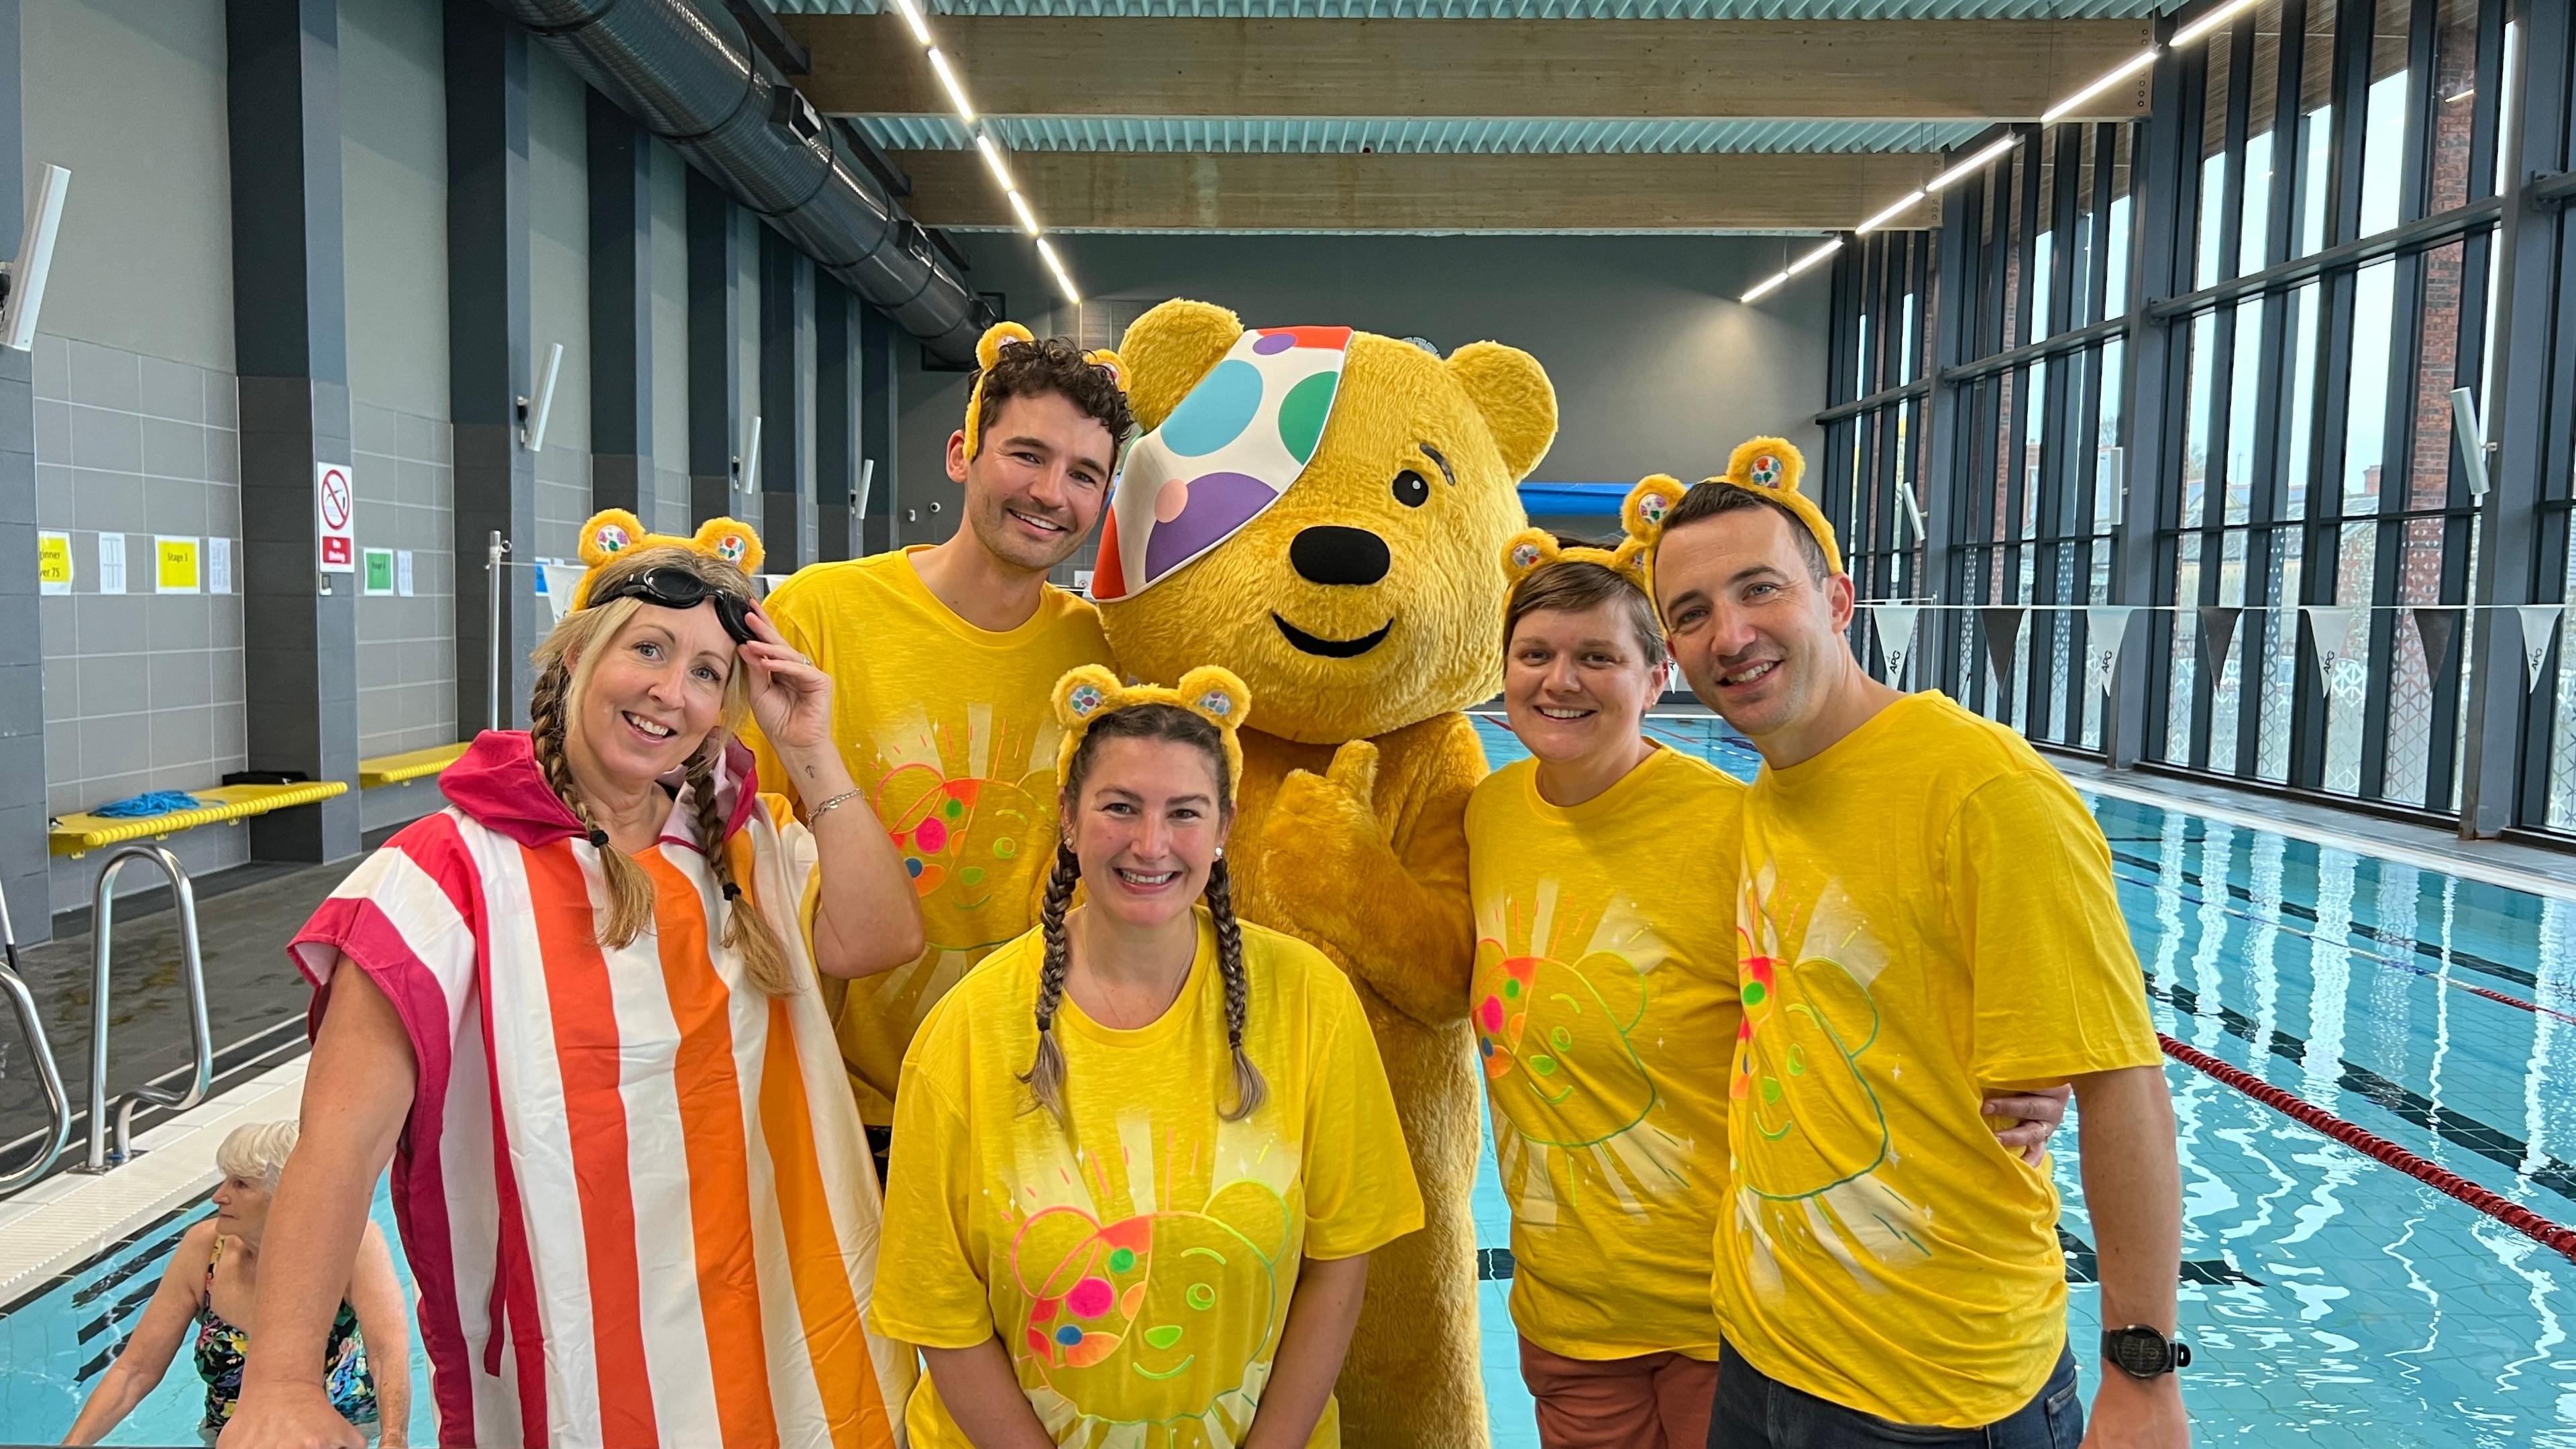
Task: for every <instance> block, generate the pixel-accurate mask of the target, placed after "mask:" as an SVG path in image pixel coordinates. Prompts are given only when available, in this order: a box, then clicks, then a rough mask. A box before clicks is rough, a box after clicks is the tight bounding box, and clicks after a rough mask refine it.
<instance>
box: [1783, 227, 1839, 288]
mask: <svg viewBox="0 0 2576 1449" xmlns="http://www.w3.org/2000/svg"><path fill="white" fill-rule="evenodd" d="M1842 249H1843V239H1842V238H1841V237H1835V238H1834V239H1833V240H1831V241H1829V242H1826V243H1825V244H1824V245H1823V246H1820V247H1818V248H1816V249H1815V250H1814V251H1811V252H1809V253H1807V254H1806V255H1805V256H1803V257H1800V258H1798V259H1797V260H1796V261H1794V262H1791V263H1790V264H1789V270H1787V271H1786V272H1783V273H1781V276H1782V277H1784V278H1786V277H1794V276H1796V275H1798V274H1799V273H1800V272H1803V271H1805V270H1806V269H1807V268H1809V267H1812V266H1814V265H1815V264H1816V263H1818V262H1821V261H1823V260H1824V259H1825V258H1827V257H1829V256H1832V255H1833V254H1834V253H1836V252H1838V251H1841V250H1842Z"/></svg>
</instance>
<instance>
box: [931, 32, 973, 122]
mask: <svg viewBox="0 0 2576 1449" xmlns="http://www.w3.org/2000/svg"><path fill="white" fill-rule="evenodd" d="M930 68H931V69H932V70H934V71H937V72H938V73H939V83H940V84H941V85H943V86H946V87H947V88H948V102H949V104H950V105H953V106H955V107H956V108H957V119H959V120H961V121H963V122H965V123H966V124H967V125H970V126H971V125H973V124H975V107H974V104H973V103H972V102H970V101H968V100H967V99H966V87H965V86H963V85H961V84H959V83H958V80H957V72H955V71H953V70H951V69H949V68H948V57H946V56H944V55H941V54H940V53H939V47H938V46H935V45H934V46H932V47H931V48H930Z"/></svg>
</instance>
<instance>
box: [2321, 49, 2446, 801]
mask: <svg viewBox="0 0 2576 1449" xmlns="http://www.w3.org/2000/svg"><path fill="white" fill-rule="evenodd" d="M2407 26H2408V29H2407V37H2406V38H2407V45H2406V127H2405V139H2404V141H2403V142H2402V144H2403V145H2404V147H2405V151H2404V153H2403V154H2402V155H2401V156H2400V157H2399V158H2398V166H2399V173H2400V177H2401V180H2400V183H2399V188H2398V203H2397V204H2398V221H2399V222H2400V223H2401V224H2402V223H2405V222H2409V221H2414V220H2416V219H2417V218H2419V217H2421V216H2423V215H2424V213H2425V209H2426V208H2427V207H2428V206H2429V205H2430V198H2431V193H2432V166H2431V161H2432V138H2433V110H2434V107H2436V106H2438V105H2440V104H2441V99H2440V97H2438V96H2437V95H2435V94H2434V92H2435V91H2436V90H2437V89H2438V87H2437V86H2436V85H2435V84H2434V80H2435V77H2434V74H2433V58H2434V55H2435V53H2436V50H2437V42H2438V41H2439V40H2440V37H2441V12H2440V6H2439V3H2438V0H2412V4H2411V5H2410V6H2409V14H2408V16H2407ZM2432 258H2433V254H2432V253H2428V252H2408V253H2406V254H2405V255H2403V256H2401V257H2399V258H2397V259H2396V260H2395V261H2394V262H2392V263H2391V264H2390V265H2391V266H2393V267H2394V268H2395V269H2396V276H2395V279H2394V286H2393V288H2392V290H2391V292H2390V302H2391V309H2390V316H2389V344H2390V345H2389V364H2390V365H2389V386H2388V396H2387V398H2386V399H2385V400H2384V402H2383V406H2384V407H2385V408H2386V410H2387V412H2386V420H2385V422H2384V423H2383V424H2382V426H2381V430H2380V438H2381V443H2380V453H2379V513H2380V518H2381V521H2380V523H2379V524H2378V525H2377V527H2376V528H2375V529H2374V530H2373V531H2374V534H2375V537H2373V538H2372V540H2371V551H2372V564H2371V578H2370V595H2371V598H2370V601H2371V605H2372V608H2371V614H2370V643H2369V654H2368V674H2367V676H2366V679H2367V685H2366V691H2365V693H2364V695H2363V698H2362V712H2361V779H2360V794H2361V797H2362V798H2363V799H2365V800H2377V799H2381V798H2384V797H2385V796H2386V795H2387V793H2388V726H2389V721H2390V718H2391V716H2392V714H2393V713H2394V710H2395V705H2396V700H2397V653H2398V651H2397V640H2398V638H2399V633H2400V631H2399V628H2398V625H2399V616H2398V614H2397V611H2396V609H2395V608H2394V607H2393V606H2394V605H2395V604H2396V603H2397V601H2398V595H2399V593H2400V592H2401V586H2402V585H2403V584H2404V582H2405V579H2404V573H2405V565H2406V556H2407V549H2406V527H2405V525H2403V524H2397V523H2390V522H2388V521H2387V519H2388V517H2389V515H2391V514H2395V513H2400V512H2403V511H2405V510H2406V509H2407V508H2408V507H2410V506H2411V505H2412V504H2413V502H2414V496H2415V436H2416V416H2415V414H2416V404H2417V400H2418V399H2417V392H2418V389H2419V388H2420V387H2421V386H2422V379H2423V368H2424V284H2425V279H2426V277H2427V275H2428V274H2429V272H2430V270H2431V262H2432ZM2356 341H2357V342H2358V339H2356ZM2361 345H2369V346H2376V345H2378V344H2377V341H2376V340H2375V339H2373V340H2372V341H2370V342H2369V343H2367V344H2361ZM2362 403H2363V405H2364V406H2368V404H2369V400H2368V399H2367V398H2365V399H2362ZM2339 553H2340V549H2338V554H2339Z"/></svg>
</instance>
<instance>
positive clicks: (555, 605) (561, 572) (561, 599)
mask: <svg viewBox="0 0 2576 1449" xmlns="http://www.w3.org/2000/svg"><path fill="white" fill-rule="evenodd" d="M588 572H590V570H589V569H587V568H585V567H583V566H582V565H580V564H577V563H569V564H544V565H541V566H540V567H539V568H538V569H537V578H538V586H539V587H540V588H542V589H543V590H544V591H545V596H546V607H547V608H549V609H552V610H554V622H556V623H558V624H560V623H562V622H563V616H564V610H566V609H568V608H570V607H571V606H572V596H573V592H574V591H575V590H577V589H579V588H580V587H581V576H582V575H583V574H586V573H588Z"/></svg>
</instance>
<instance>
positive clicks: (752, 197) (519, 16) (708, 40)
mask: <svg viewBox="0 0 2576 1449" xmlns="http://www.w3.org/2000/svg"><path fill="white" fill-rule="evenodd" d="M492 3H493V5H494V6H495V7H496V8H498V9H499V10H500V11H501V12H502V13H503V14H505V15H507V16H509V17H510V18H511V19H513V20H515V21H517V22H518V23H519V24H521V25H523V26H526V27H527V29H528V30H529V31H530V32H531V33H532V34H534V35H535V36H536V37H537V38H538V39H539V40H540V41H542V42H544V43H545V45H546V46H547V48H549V49H551V50H553V51H554V52H555V53H556V54H557V55H560V56H562V57H563V60H564V63H565V64H566V65H568V66H570V67H572V69H573V72H574V73H575V74H576V75H579V76H580V77H581V78H582V79H583V80H585V81H587V82H589V83H590V85H591V87H592V88H593V89H594V90H597V91H598V92H599V93H600V94H601V95H604V96H606V97H608V98H609V99H610V100H612V101H614V102H616V103H617V105H618V106H619V107H620V108H621V109H623V110H624V111H625V112H626V113H627V114H628V115H631V116H633V117H634V118H635V119H636V121H637V122H638V123H639V124H641V125H642V126H643V127H644V128H645V129H646V130H648V131H651V132H652V133H653V134H654V135H656V136H659V137H661V138H662V139H663V140H665V141H668V142H670V143H671V144H672V145H674V146H677V147H679V148H680V149H681V150H683V151H685V152H688V153H690V154H692V155H694V156H695V157H696V158H697V160H698V162H699V163H700V164H701V165H702V166H703V167H704V168H705V170H706V171H707V173H708V174H709V175H711V176H713V177H714V178H715V179H716V180H717V181H719V182H721V183H722V184H723V185H724V187H725V189H726V190H728V191H730V192H732V193H733V196H734V199H735V200H737V201H739V202H741V203H742V204H743V205H744V206H747V207H749V208H751V209H752V210H753V211H755V212H758V213H759V214H760V215H761V216H763V217H765V218H767V219H768V221H769V223H770V225H772V226H775V227H776V228H778V230H779V231H780V232H781V233H783V234H784V235H785V236H786V237H787V238H788V239H789V240H791V241H793V242H795V243H796V245H797V246H798V247H800V248H802V249H803V250H804V251H805V253H806V254H807V255H808V256H811V257H812V258H814V261H815V263H816V264H817V265H818V266H820V267H822V269H823V270H824V271H826V272H828V273H830V274H831V275H832V276H833V277H835V278H837V279H839V280H840V282H841V283H842V284H843V285H844V286H847V287H848V288H850V290H852V291H854V292H856V293H858V294H859V295H860V296H861V297H864V298H866V299H867V300H868V301H870V302H873V303H875V304H876V305H877V306H878V307H881V308H883V309H884V310H885V312H886V313H887V315H889V316H891V317H893V318H894V320H895V322H896V323H897V324H899V325H900V326H901V327H902V328H903V329H904V330H905V331H907V332H910V333H911V334H912V335H913V336H915V337H918V338H920V339H921V341H922V343H923V345H924V346H926V347H928V348H929V349H930V350H931V351H932V352H934V353H936V354H938V355H939V356H940V357H942V358H944V359H946V360H947V361H950V362H953V363H957V364H960V365H965V364H971V363H972V362H973V361H974V357H975V341H976V338H977V337H978V336H979V335H981V333H982V331H983V328H984V325H985V322H986V320H987V319H986V318H985V317H984V315H983V314H984V311H985V308H984V306H983V303H982V300H981V299H980V298H978V297H977V296H976V295H975V293H974V292H973V290H972V289H970V288H969V287H968V286H967V285H966V279H965V278H964V277H962V276H960V275H958V273H957V271H956V269H955V268H954V267H953V266H951V265H950V264H949V262H948V260H947V258H945V257H943V256H941V255H940V254H939V251H938V249H937V248H936V247H934V246H933V245H932V244H931V240H930V238H929V236H928V235H927V234H925V233H924V232H923V231H922V229H921V227H920V226H919V224H917V223H916V222H914V221H913V220H912V218H910V217H908V216H906V215H904V213H903V209H902V208H901V207H899V206H897V205H896V204H895V203H894V200H893V199H892V198H891V197H889V196H887V195H886V193H885V190H884V188H883V187H881V186H879V185H878V184H877V181H876V178H875V177H873V176H871V175H869V174H867V173H866V172H864V171H859V170H856V169H854V168H852V167H851V166H850V164H849V163H848V162H847V161H845V160H843V159H842V158H841V156H840V153H839V152H837V151H835V150H834V149H833V148H832V147H831V146H830V145H829V144H828V143H827V142H826V141H825V140H824V139H823V135H822V128H821V126H820V124H819V122H818V121H817V119H816V117H815V115H814V112H813V109H812V108H811V107H810V106H808V105H806V103H805V101H804V98H803V97H801V96H799V95H797V94H796V92H795V91H794V90H793V89H792V88H789V87H786V86H782V85H778V84H775V83H773V82H772V81H771V80H770V79H769V78H768V77H767V76H765V75H763V74H762V73H761V70H760V67H759V66H757V65H755V64H754V63H753V60H752V50H751V46H750V44H749V42H748V41H747V40H746V39H745V38H744V36H743V33H742V26H741V25H740V23H739V22H737V21H736V20H735V19H734V18H733V17H732V16H731V15H725V14H711V13H709V12H707V11H705V10H701V9H700V8H699V7H698V6H697V5H695V4H692V3H691V0H492Z"/></svg>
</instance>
